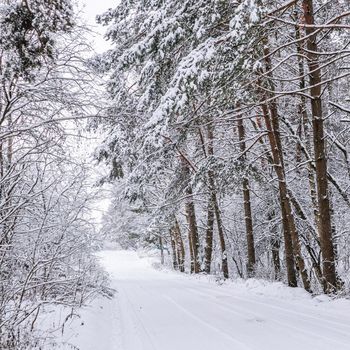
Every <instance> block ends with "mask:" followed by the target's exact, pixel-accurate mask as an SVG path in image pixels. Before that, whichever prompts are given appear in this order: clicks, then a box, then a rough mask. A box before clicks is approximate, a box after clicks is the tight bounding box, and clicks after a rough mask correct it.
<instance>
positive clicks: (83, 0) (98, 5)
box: [79, 0, 119, 53]
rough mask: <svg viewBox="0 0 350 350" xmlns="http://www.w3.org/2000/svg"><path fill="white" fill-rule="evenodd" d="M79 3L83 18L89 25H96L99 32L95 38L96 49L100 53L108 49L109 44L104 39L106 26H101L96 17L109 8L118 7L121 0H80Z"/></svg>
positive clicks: (95, 28) (95, 27)
mask: <svg viewBox="0 0 350 350" xmlns="http://www.w3.org/2000/svg"><path fill="white" fill-rule="evenodd" d="M79 3H80V4H81V7H82V9H83V14H82V15H83V18H84V19H85V21H86V22H87V23H88V24H89V25H91V26H94V30H95V31H96V32H98V34H97V35H96V36H95V37H94V38H93V41H94V43H95V45H94V47H95V50H96V51H97V52H99V53H101V52H103V51H105V50H107V49H108V48H109V44H108V42H106V41H105V40H104V39H103V33H104V31H105V28H104V27H102V26H99V25H98V24H97V23H96V22H95V17H96V15H98V14H102V13H103V12H105V11H106V10H108V9H109V8H114V7H116V6H117V5H118V3H119V0H79Z"/></svg>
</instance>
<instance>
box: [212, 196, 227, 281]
mask: <svg viewBox="0 0 350 350" xmlns="http://www.w3.org/2000/svg"><path fill="white" fill-rule="evenodd" d="M214 196H215V199H214V209H215V216H216V223H217V227H218V234H219V241H220V248H221V264H222V273H223V275H224V278H228V277H229V272H228V262H227V251H226V243H225V235H224V227H223V225H222V220H221V213H220V209H219V204H218V200H217V197H216V193H215V195H214Z"/></svg>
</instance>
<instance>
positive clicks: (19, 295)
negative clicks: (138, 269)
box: [0, 0, 103, 349]
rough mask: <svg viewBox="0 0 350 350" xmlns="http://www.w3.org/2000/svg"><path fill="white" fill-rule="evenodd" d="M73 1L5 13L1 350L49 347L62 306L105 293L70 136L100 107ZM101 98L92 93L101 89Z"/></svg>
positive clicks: (27, 4) (0, 118) (1, 44)
mask: <svg viewBox="0 0 350 350" xmlns="http://www.w3.org/2000/svg"><path fill="white" fill-rule="evenodd" d="M75 20H76V19H75V15H74V13H73V8H72V5H71V3H70V1H65V0H59V1H52V2H44V1H40V0H31V1H5V2H2V3H1V7H0V32H1V37H0V348H2V349H28V348H36V347H40V346H44V345H42V344H46V346H49V345H47V343H45V337H46V336H47V334H42V333H40V332H39V330H37V328H36V321H37V320H38V319H40V317H41V313H42V312H45V310H46V309H47V307H49V306H52V305H57V304H59V305H62V306H65V307H67V314H69V313H70V312H72V310H74V309H75V308H77V307H79V306H81V305H82V304H83V303H85V301H86V300H88V298H89V297H90V296H91V295H93V294H94V293H96V292H98V291H101V289H102V282H103V275H102V274H101V273H100V272H99V271H98V269H97V268H96V266H95V262H94V259H93V258H92V255H91V253H92V242H93V233H94V227H93V225H92V224H91V223H90V222H89V220H88V214H89V210H90V209H89V205H90V204H89V203H90V201H91V199H92V193H91V191H90V192H89V190H88V188H89V187H88V186H87V181H88V176H89V171H88V169H87V167H86V165H85V164H84V162H83V161H81V160H80V159H79V157H78V156H77V155H76V151H75V150H74V147H73V146H72V142H70V135H69V131H68V130H69V128H70V127H72V126H75V122H74V121H69V120H73V119H74V118H78V119H79V118H80V117H82V116H84V115H86V114H87V113H88V112H89V111H90V110H92V109H93V105H92V104H91V102H90V101H89V100H90V96H89V93H88V89H89V88H91V86H92V85H91V82H92V81H93V79H92V76H89V74H88V72H87V70H86V68H84V65H83V61H82V59H81V54H82V51H83V50H84V45H83V44H82V42H81V39H80V38H81V34H82V33H78V30H77V29H75V27H74V23H75ZM91 93H92V91H91Z"/></svg>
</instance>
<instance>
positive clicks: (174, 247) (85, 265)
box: [0, 0, 350, 350]
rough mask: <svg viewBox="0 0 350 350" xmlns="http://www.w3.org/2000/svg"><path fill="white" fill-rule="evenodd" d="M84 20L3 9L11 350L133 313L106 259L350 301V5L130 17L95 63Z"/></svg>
mask: <svg viewBox="0 0 350 350" xmlns="http://www.w3.org/2000/svg"><path fill="white" fill-rule="evenodd" d="M79 6H80V5H78V3H76V2H74V1H71V0H0V349H17V350H22V349H23V350H24V349H47V350H49V349H54V348H60V347H59V346H60V345H59V344H58V343H57V339H58V336H57V332H56V333H55V332H54V331H52V330H51V331H48V329H49V328H50V327H49V326H48V325H47V323H54V324H55V325H54V327H53V328H55V329H56V330H57V329H59V333H60V332H61V333H62V334H63V332H64V327H65V325H66V324H68V322H69V321H70V320H72V319H75V318H78V317H79V316H78V315H79V312H80V311H79V310H81V309H82V308H84V307H85V306H86V305H90V304H91V303H92V302H93V300H95V299H96V298H101V297H102V298H105V299H107V300H110V299H114V298H116V299H118V298H119V297H120V298H122V293H121V292H120V291H119V290H118V286H116V287H115V286H114V285H113V286H112V287H111V286H110V279H111V277H110V276H108V274H107V273H106V271H105V269H104V268H103V267H102V266H101V264H100V263H99V259H98V256H99V254H100V252H101V251H103V250H104V249H106V246H107V247H110V246H113V247H118V249H119V250H123V251H132V252H135V251H143V252H145V251H148V252H152V254H153V255H154V256H156V257H157V258H156V259H157V261H159V264H158V263H157V266H158V269H161V270H162V269H166V270H167V271H168V274H174V276H178V277H176V278H184V276H185V277H186V278H198V280H197V279H195V281H197V282H188V283H202V282H201V281H202V280H201V279H202V278H203V277H205V276H206V275H207V276H211V278H212V280H214V281H215V282H214V283H215V284H216V285H220V286H221V285H223V286H224V287H223V288H228V287H227V286H228V285H229V283H230V281H231V282H232V281H234V280H239V281H249V280H250V281H255V282H251V283H258V282H257V281H262V282H259V283H271V284H273V283H279V284H276V285H278V286H281V285H284V286H285V288H286V290H294V289H295V290H299V291H300V289H304V290H305V291H304V292H305V295H308V296H310V298H311V297H316V296H317V297H318V298H321V299H320V300H323V299H322V298H326V297H327V298H329V300H344V299H347V298H349V296H350V275H349V273H350V159H349V157H350V2H349V0H333V1H328V0H291V1H288V0H278V1H270V0H237V1H234V0H181V1H179V0H120V1H117V0H116V1H115V6H114V7H113V8H110V9H108V8H107V6H105V9H104V12H101V13H95V16H96V24H97V25H99V26H100V27H103V32H104V40H105V41H107V43H108V45H109V46H108V48H107V49H106V50H105V51H104V52H101V53H97V52H96V51H95V49H94V45H93V43H91V41H90V39H89V38H90V35H91V33H92V32H93V29H91V28H90V27H89V26H88V25H86V24H85V23H84V15H83V14H82V12H81V10H79V8H80V7H79ZM105 197H107V200H108V207H106V208H105V205H104V204H103V201H104V200H105ZM96 208H97V209H96ZM96 210H99V212H100V214H96ZM119 254H120V253H119ZM108 256H109V255H108ZM105 258H106V257H105ZM153 258H154V257H153ZM124 263H125V264H126V265H127V264H130V266H129V268H130V269H132V266H133V262H132V261H129V260H128V259H126V260H125V261H124ZM118 264H122V263H121V262H119V263H118V262H116V265H118ZM136 268H137V266H136ZM171 270H175V271H176V274H175V273H174V271H171ZM142 271H143V270H142ZM147 271H148V270H147ZM147 273H149V274H150V276H153V275H152V274H151V272H149V271H148V272H147ZM154 273H160V272H159V271H157V272H154ZM112 275H113V274H112ZM126 275H128V274H126ZM146 275H147V274H146ZM157 276H158V275H157ZM181 281H182V279H181ZM203 283H204V282H203ZM240 283H245V282H240ZM288 287H291V288H290V289H287V288H288ZM193 288H194V289H196V288H195V287H193ZM215 288H216V287H215ZM231 288H232V289H233V288H234V286H233V287H231ZM281 288H282V287H281ZM125 293H126V294H128V293H127V292H125ZM130 293H132V291H131V289H130ZM198 293H200V292H198ZM242 293H243V292H242ZM290 293H292V292H290ZM118 294H119V295H118ZM303 295H304V294H303ZM320 295H322V296H321V297H320ZM199 297H200V296H198V298H199ZM169 298H170V297H169ZM305 298H306V297H305ZM327 300H328V299H327ZM131 302H132V301H131ZM255 302H256V301H255ZM101 308H102V307H101ZM330 308H331V307H330ZM347 308H348V310H350V306H349V305H347ZM121 309H122V308H121ZM57 310H59V311H57ZM58 312H60V313H61V314H64V315H65V316H64V317H62V318H61V319H60V320H59V321H52V320H51V318H52V317H53V316H52V315H57V313H58ZM121 312H122V310H121ZM220 312H221V313H222V315H225V310H224V306H223V305H221V308H220ZM310 312H311V311H310ZM193 317H194V316H193ZM196 317H199V316H196ZM315 317H316V316H315ZM317 317H319V316H317ZM332 317H333V321H332V322H333V324H336V323H337V322H338V323H339V322H340V321H339V320H338V319H337V318H336V316H334V315H333V316H332ZM325 318H330V316H329V315H328V316H327V317H325ZM48 319H50V320H51V321H49V322H48V321H47V320H48ZM257 319H258V318H257ZM258 320H259V319H258ZM348 321H349V320H348ZM257 322H258V321H257ZM259 322H260V321H259ZM329 322H330V321H329ZM344 322H345V321H344ZM81 323H82V324H83V322H81ZM228 323H230V320H228ZM40 325H42V327H41V326H40ZM329 327H330V326H329ZM329 327H328V328H329ZM342 327H344V329H345V325H340V323H339V329H342ZM50 329H51V328H50ZM339 329H338V331H339ZM320 331H322V329H320ZM334 332H335V331H334ZM344 332H345V331H344ZM347 332H348V333H349V327H348V328H347ZM310 334H311V333H310ZM332 336H333V337H335V338H336V337H337V336H336V335H334V334H332ZM338 337H339V335H338ZM344 337H345V335H344ZM309 338H310V337H309ZM321 338H322V337H321ZM310 339H311V340H312V337H311V338H310ZM227 341H228V340H227ZM284 341H286V339H285V338H284ZM342 341H343V343H342V344H343V345H339V344H338V345H334V344H333V345H332V346H333V347H334V348H335V349H339V350H343V349H344V350H345V349H350V338H349V337H348V338H346V339H345V338H344V339H343V340H342ZM280 344H282V342H281V343H280ZM291 344H292V343H291ZM311 344H312V343H311ZM329 344H330V343H329ZM329 344H328V343H327V344H325V345H327V346H330V345H329ZM236 345H237V344H236ZM304 345H305V347H304V348H303V347H299V349H301V350H302V349H310V347H306V343H304ZM321 345H322V343H321ZM188 346H189V345H188ZM207 346H208V347H205V346H204V345H203V346H202V347H195V346H194V347H193V346H191V347H190V346H189V347H183V346H182V349H184V350H190V349H191V350H192V349H201V350H202V349H203V350H206V349H208V350H209V349H211V350H214V349H215V347H210V345H207ZM225 346H226V347H225ZM232 346H233V347H232ZM285 346H286V345H285ZM217 348H218V349H222V350H226V349H233V348H235V349H257V350H262V349H265V347H259V346H256V347H254V346H253V345H250V346H248V347H247V346H246V345H245V347H239V345H237V346H236V347H235V345H232V344H231V345H227V344H226V345H222V346H221V347H220V346H219V347H217ZM266 348H267V347H266ZM278 348H279V347H277V346H276V347H274V345H272V347H271V346H270V347H269V349H278ZM64 349H66V348H64ZM67 349H79V347H73V346H72V347H69V348H68V347H67ZM80 349H81V350H86V349H90V348H88V347H85V348H84V347H82V348H80ZM91 349H93V348H91ZM94 349H96V350H100V349H101V350H109V349H119V348H118V347H116V348H114V347H113V348H112V347H111V348H109V347H107V345H106V346H102V345H101V347H99V348H94ZM120 349H123V350H124V349H125V350H139V349H146V350H148V349H165V347H163V348H160V347H156V346H155V345H153V347H152V346H149V347H147V346H146V347H140V344H136V343H127V346H126V345H125V344H124V347H120ZM171 349H172V348H171ZM174 349H175V348H174ZM288 349H289V348H288ZM291 349H292V348H291ZM320 349H323V348H322V347H320ZM324 349H326V348H324ZM328 349H329V347H328Z"/></svg>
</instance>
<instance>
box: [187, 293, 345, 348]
mask: <svg viewBox="0 0 350 350" xmlns="http://www.w3.org/2000/svg"><path fill="white" fill-rule="evenodd" d="M187 289H189V290H191V291H192V293H194V294H196V295H199V296H201V297H202V298H205V299H206V298H207V297H209V298H211V299H213V301H214V302H213V303H214V304H215V305H216V306H219V307H220V308H221V309H222V310H226V311H228V312H233V313H234V314H242V312H243V313H245V314H247V313H249V314H251V315H252V316H253V317H257V318H262V319H264V318H266V317H264V316H262V315H258V314H256V313H253V312H251V311H250V310H249V309H247V308H244V307H239V306H237V304H235V305H233V304H230V303H227V302H224V301H221V300H219V299H217V298H216V297H215V296H213V295H208V294H205V293H201V292H199V291H197V290H196V289H193V288H191V287H187ZM229 297H230V298H231V297H233V298H235V299H236V300H244V301H246V302H251V303H255V304H261V305H264V306H268V307H269V308H272V309H276V308H277V307H274V306H272V305H269V304H265V303H261V302H255V300H249V299H245V298H241V297H236V296H231V295H230V296H229ZM206 300H207V299H206ZM220 305H221V306H220ZM223 306H225V307H223ZM233 308H234V309H235V310H233ZM237 309H239V310H240V312H239V311H236V310H237ZM281 309H283V308H281ZM316 319H317V318H316ZM268 321H270V322H273V323H275V324H278V325H281V326H283V328H284V329H286V330H288V328H290V329H294V330H296V331H298V332H301V333H304V334H306V335H309V336H310V335H311V336H316V337H318V338H322V339H324V340H327V341H328V342H329V341H330V342H332V343H336V344H338V345H342V346H344V350H345V349H349V348H350V345H349V343H348V344H346V343H343V342H342V341H339V340H336V339H333V338H329V337H327V336H324V335H322V334H320V333H315V332H312V331H310V330H305V329H303V328H300V327H296V326H293V325H291V324H290V323H285V322H281V321H277V320H276V319H271V318H270V319H268ZM303 321H304V322H309V323H311V324H313V323H312V321H307V320H303ZM318 321H323V319H321V318H320V319H318ZM317 326H318V327H319V326H323V325H322V324H320V323H318V324H317ZM325 328H326V327H325ZM327 328H328V329H329V330H331V331H332V332H337V333H340V334H341V335H343V336H348V335H349V333H343V332H342V331H339V330H337V329H336V328H330V327H327ZM337 350H340V349H339V348H337Z"/></svg>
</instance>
